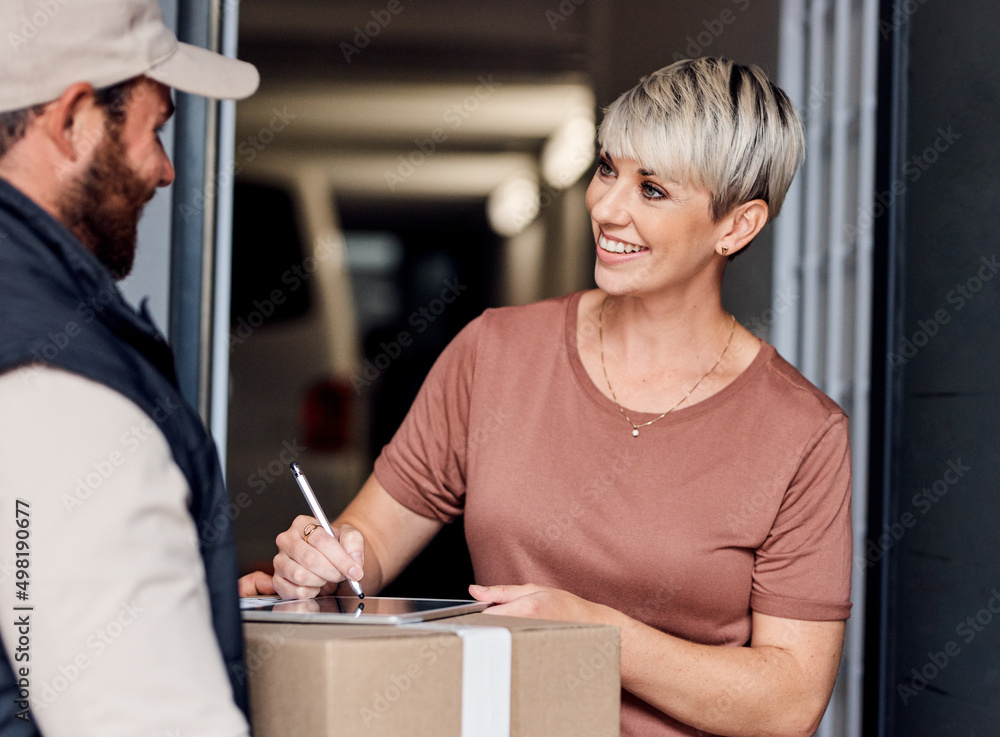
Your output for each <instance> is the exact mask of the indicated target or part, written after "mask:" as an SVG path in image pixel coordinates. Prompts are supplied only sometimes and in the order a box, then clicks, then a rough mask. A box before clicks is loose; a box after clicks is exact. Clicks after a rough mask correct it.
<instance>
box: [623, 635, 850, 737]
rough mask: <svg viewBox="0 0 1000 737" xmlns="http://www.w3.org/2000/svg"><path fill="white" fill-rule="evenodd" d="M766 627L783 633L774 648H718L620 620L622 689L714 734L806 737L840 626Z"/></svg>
mask: <svg viewBox="0 0 1000 737" xmlns="http://www.w3.org/2000/svg"><path fill="white" fill-rule="evenodd" d="M769 620H770V621H769V622H768V623H767V625H768V626H769V627H770V628H771V629H772V631H773V632H774V633H775V634H778V632H779V631H780V630H781V629H784V630H785V631H784V633H783V634H780V635H778V637H777V638H774V641H773V643H768V644H754V646H751V647H724V646H712V645H699V644H696V643H692V642H688V641H686V640H683V639H680V638H678V637H674V636H672V635H668V634H665V633H663V632H660V631H659V630H656V629H653V628H652V627H649V626H647V625H644V624H642V623H641V622H638V621H636V620H634V619H630V618H628V617H625V616H624V615H622V621H621V622H620V623H619V626H620V627H621V638H622V641H621V642H622V645H621V647H622V666H621V667H622V687H623V688H624V689H626V690H628V691H629V692H631V693H633V694H635V695H636V696H638V697H639V698H641V699H643V700H644V701H647V702H648V703H650V704H651V705H652V706H654V707H656V708H657V709H660V710H661V711H663V712H665V713H667V714H669V715H670V716H672V717H674V718H675V719H677V720H679V721H681V722H683V723H685V724H689V725H691V726H693V727H696V728H698V729H702V730H704V731H706V732H710V733H713V734H722V735H733V736H734V737H736V736H739V737H743V736H745V737H751V736H755V735H769V736H774V735H793V736H796V737H798V736H800V735H804V736H808V735H812V734H813V732H814V731H815V729H816V726H817V725H818V723H819V720H820V718H821V717H822V715H823V712H824V710H825V708H826V703H827V701H828V700H829V697H830V692H831V690H832V687H833V681H834V679H835V678H836V672H837V666H838V664H839V658H840V642H841V641H842V638H843V623H842V622H801V621H797V620H782V619H777V618H769ZM775 628H777V629H775ZM755 639H756V638H755ZM768 639H770V638H768ZM782 640H785V642H782ZM786 643H787V644H786Z"/></svg>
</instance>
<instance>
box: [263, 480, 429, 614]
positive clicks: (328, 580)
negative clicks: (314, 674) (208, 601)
mask: <svg viewBox="0 0 1000 737" xmlns="http://www.w3.org/2000/svg"><path fill="white" fill-rule="evenodd" d="M315 522H316V520H315V519H313V518H312V517H305V516H301V517H296V518H295V521H294V522H292V525H291V526H290V527H289V528H288V529H287V530H285V531H284V532H282V533H281V534H280V535H278V537H277V540H276V542H277V543H278V554H277V555H276V556H275V557H274V578H273V579H272V582H273V585H274V588H275V590H276V591H277V593H278V594H279V595H280V596H281V597H283V598H285V599H308V598H311V597H313V596H317V595H319V594H321V593H324V594H325V593H329V592H330V591H332V590H333V588H334V586H335V584H336V583H337V582H339V581H342V580H344V578H345V577H346V576H350V577H351V578H353V579H355V580H362V579H363V580H364V588H365V592H366V593H370V594H375V593H378V591H379V590H380V589H381V588H382V587H383V586H385V585H386V584H387V583H389V582H390V581H392V579H394V578H395V577H396V576H397V575H399V573H400V571H402V570H403V568H405V567H406V565H407V564H408V563H409V562H410V561H411V560H413V558H414V557H415V556H416V555H417V553H419V552H420V551H421V550H423V548H424V546H426V545H427V543H429V542H430V541H431V539H432V538H433V537H434V536H435V535H436V534H437V533H438V531H439V530H440V529H441V527H443V525H444V523H442V522H439V521H438V520H433V519H428V518H427V517H422V516H421V515H419V514H417V513H416V512H412V511H410V510H409V509H407V508H406V507H404V506H403V505H402V504H400V503H399V502H397V501H396V500H395V499H393V498H392V497H391V496H390V495H389V492H387V491H386V490H385V488H384V487H383V486H382V484H380V483H379V481H378V479H377V478H375V475H374V474H372V475H371V476H369V477H368V481H366V482H365V485H364V486H362V487H361V491H359V492H358V495H357V496H356V497H355V498H354V501H352V502H351V503H350V504H349V505H348V507H347V509H345V510H344V512H343V514H341V515H340V516H339V517H338V518H337V519H336V520H335V521H334V523H333V528H334V530H335V531H336V532H337V535H338V536H339V537H340V542H338V541H337V540H336V539H334V538H332V537H330V535H328V534H327V533H326V531H324V530H323V529H322V528H318V529H316V530H314V531H313V532H311V533H310V534H309V537H308V538H306V537H304V536H303V534H302V531H303V528H305V526H306V525H309V524H315Z"/></svg>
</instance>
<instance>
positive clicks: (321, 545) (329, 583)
mask: <svg viewBox="0 0 1000 737" xmlns="http://www.w3.org/2000/svg"><path fill="white" fill-rule="evenodd" d="M334 532H336V533H337V537H332V536H331V535H329V534H328V533H327V532H326V530H324V529H323V528H322V527H320V526H319V525H318V524H317V522H316V520H315V519H313V518H312V517H306V516H300V517H296V518H295V521H294V522H292V525H291V527H289V528H288V529H287V530H285V531H284V532H282V533H281V534H280V535H278V537H277V539H276V542H277V543H278V554H277V555H276V556H274V577H273V579H272V582H273V586H274V589H275V591H276V592H277V593H278V595H279V596H281V598H283V599H311V598H312V597H314V596H319V595H321V594H323V595H326V594H330V593H333V591H334V590H335V589H336V587H337V584H338V583H340V582H341V581H343V580H344V579H345V578H350V579H353V580H354V581H360V580H361V579H362V577H363V576H364V575H365V573H364V568H363V566H364V564H365V540H364V537H362V535H361V533H360V532H359V531H358V530H356V529H355V528H354V527H352V526H351V525H347V524H345V525H341V527H340V529H335V530H334ZM338 538H339V540H338Z"/></svg>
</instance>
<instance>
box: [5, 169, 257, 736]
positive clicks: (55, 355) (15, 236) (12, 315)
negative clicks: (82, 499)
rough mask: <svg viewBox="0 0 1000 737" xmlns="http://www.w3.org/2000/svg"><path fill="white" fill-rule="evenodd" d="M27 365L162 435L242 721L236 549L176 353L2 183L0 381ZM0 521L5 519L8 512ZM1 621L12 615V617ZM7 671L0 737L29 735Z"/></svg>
mask: <svg viewBox="0 0 1000 737" xmlns="http://www.w3.org/2000/svg"><path fill="white" fill-rule="evenodd" d="M31 363H38V364H45V365H48V366H52V367H56V368H60V369H63V370H65V371H70V372H72V373H75V374H78V375H80V376H83V377H86V378H88V379H91V380H93V381H96V382H99V383H101V384H104V385H105V386H107V387H109V388H111V389H113V390H115V391H116V392H118V393H120V394H122V395H124V396H125V397H127V398H128V399H130V400H131V401H132V402H134V403H135V404H136V405H138V406H139V407H140V408H141V409H142V410H143V411H144V412H145V413H146V414H147V415H149V417H150V418H151V419H153V420H154V421H155V422H156V423H157V425H158V427H159V429H160V430H161V431H162V432H163V434H164V435H165V436H166V438H167V441H168V442H169V444H170V449H171V451H172V453H173V458H174V461H175V462H176V463H177V465H178V466H179V467H180V469H181V471H182V472H183V473H184V476H185V478H186V479H187V482H188V484H189V486H190V488H191V498H192V501H191V508H190V512H191V516H192V517H193V518H194V521H195V525H196V527H197V530H198V541H199V548H200V551H201V557H202V560H203V561H204V564H205V574H206V578H207V581H208V589H209V597H210V602H211V608H212V626H213V628H214V630H215V635H216V637H217V638H218V641H219V645H220V647H221V650H222V654H223V657H224V659H225V662H226V667H227V670H228V672H229V679H230V682H231V683H232V687H233V694H234V698H235V701H236V703H237V704H238V705H239V706H240V708H241V709H242V710H243V712H244V714H246V713H247V696H246V668H245V666H244V664H243V635H242V629H241V627H240V613H239V602H238V600H237V588H236V578H237V562H236V549H235V546H234V543H233V531H232V527H231V523H230V520H229V516H228V514H227V511H228V504H229V499H228V496H227V494H226V489H225V486H224V484H223V481H222V471H221V469H220V467H219V460H218V456H217V455H216V452H215V445H214V443H213V442H212V440H211V438H210V437H209V435H208V433H207V432H206V431H205V428H204V426H203V425H202V423H201V419H200V418H199V416H198V414H197V413H196V412H195V411H194V410H192V409H191V408H190V406H189V405H188V404H187V402H186V401H185V400H184V399H183V397H182V396H181V394H180V391H179V389H178V387H177V381H176V377H175V374H174V363H173V354H172V353H171V351H170V348H169V347H168V346H167V343H166V341H165V340H164V339H163V336H162V335H160V333H159V332H158V331H157V329H156V327H155V326H154V325H153V323H152V321H151V320H150V319H149V317H148V315H147V313H146V309H145V305H143V309H142V313H141V314H137V313H136V311H135V310H133V309H132V308H131V307H130V306H129V305H128V303H126V302H125V300H124V298H123V297H122V295H121V292H119V290H118V287H117V286H116V285H115V283H114V281H113V279H112V278H111V275H110V273H109V272H108V270H107V269H106V268H105V267H104V266H103V265H101V263H100V262H99V261H98V260H97V259H96V258H95V257H94V255H93V254H91V253H90V252H89V251H88V250H87V249H86V248H84V247H83V245H82V244H81V243H80V242H79V241H78V240H77V239H76V238H74V237H73V235H72V234H71V233H70V232H69V231H68V230H67V229H66V228H65V227H63V226H62V225H61V224H60V223H58V222H57V221H56V220H55V219H53V218H52V217H51V216H49V215H48V214H47V213H46V212H45V211H43V210H42V209H41V208H39V207H38V206H37V205H36V204H35V203H34V202H32V201H31V200H30V199H28V198H27V197H25V196H24V195H23V194H22V193H21V192H19V191H18V190H17V189H15V188H14V187H12V186H10V184H8V183H7V182H6V181H4V180H2V179H0V373H3V372H5V371H8V370H10V369H13V368H16V367H18V366H24V365H27V364H31ZM2 421H3V418H2V417H0V422H2ZM95 421H99V419H95ZM52 493H57V492H56V490H52ZM5 513H7V514H11V515H13V510H12V509H9V510H5ZM84 565H91V564H89V563H85V564H84ZM46 585H49V586H52V585H56V583H55V582H51V581H50V582H48V583H47V584H46ZM95 595H98V596H99V595H100V594H99V593H97V594H95ZM7 604H9V603H7ZM3 616H11V610H10V606H7V610H6V611H5V613H4V615H3ZM206 657H208V656H207V655H206ZM11 665H12V664H11V663H10V661H9V660H8V658H7V655H6V651H5V649H3V648H0V734H2V735H5V736H8V735H9V736H10V737H28V736H29V735H38V730H37V728H36V726H35V722H34V719H31V721H24V720H23V719H19V718H17V716H16V715H17V713H18V711H20V710H21V709H20V708H19V706H18V705H17V703H16V701H17V699H18V686H17V678H16V677H15V675H14V670H13V669H12V667H11ZM15 665H16V664H15ZM148 665H149V666H150V667H156V664H155V663H151V664H148ZM29 666H30V664H29ZM31 681H32V683H31V687H32V690H34V689H35V688H38V687H40V685H41V684H40V683H38V682H37V679H31ZM108 698H116V696H115V695H114V694H108Z"/></svg>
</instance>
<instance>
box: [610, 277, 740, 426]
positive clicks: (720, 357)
mask: <svg viewBox="0 0 1000 737" xmlns="http://www.w3.org/2000/svg"><path fill="white" fill-rule="evenodd" d="M607 303H608V298H607V296H605V297H604V301H603V302H601V314H600V318H599V319H598V323H597V335H598V339H599V340H600V342H601V369H603V371H604V380H605V381H607V382H608V391H609V392H611V398H612V399H613V400H614V402H615V405H616V406H617V407H618V411H619V412H621V413H622V417H624V418H625V420H626V421H627V422H628V424H630V425H631V426H632V437H633V438H637V437H639V428H640V427H646V426H647V425H652V424H653V423H654V422H657V421H659V420H662V419H663V418H664V417H666V416H667V415H669V414H670V413H671V412H673V411H674V410H675V409H677V408H678V407H680V406H681V405H682V404H684V401H685V400H686V399H687V398H688V397H690V396H691V393H692V392H693V391H694V390H695V389H697V388H698V385H699V384H701V382H703V381H704V380H705V379H707V378H708V377H709V376H710V375H711V374H712V372H713V371H715V368H716V366H718V365H719V364H720V363H722V359H723V358H725V357H726V351H728V350H729V344H730V343H732V342H733V335H735V334H736V315H733V327H732V328H731V329H730V331H729V340H727V341H726V347H725V348H723V349H722V354H721V355H720V356H719V360H717V361H716V362H715V363H713V364H712V368H710V369H709V370H708V371H707V372H706V373H705V375H704V376H702V377H701V378H700V379H698V381H696V382H695V384H694V386H692V387H691V388H690V389H689V390H688V393H687V394H685V395H684V396H683V397H681V401H679V402H678V403H677V404H675V405H674V406H673V407H671V408H670V409H668V410H667V411H666V412H664V413H663V414H662V415H660V416H659V417H656V418H654V419H652V420H650V421H649V422H643V423H642V424H641V425H636V424H635V423H634V422H632V420H631V419H630V418H629V416H628V415H627V414H625V410H624V409H622V406H621V405H620V404H619V403H618V397H616V396H615V390H614V389H612V388H611V379H609V378H608V367H607V366H605V365H604V305H606V304H607Z"/></svg>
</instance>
